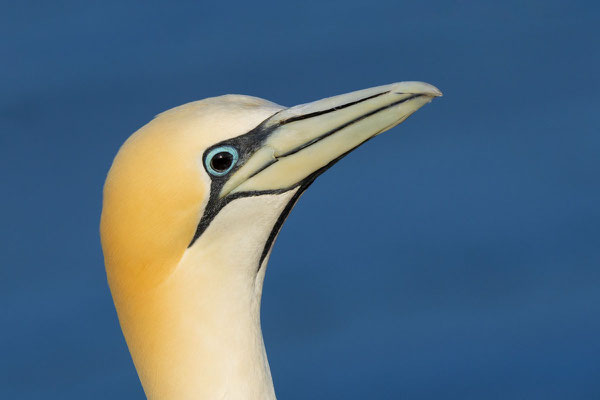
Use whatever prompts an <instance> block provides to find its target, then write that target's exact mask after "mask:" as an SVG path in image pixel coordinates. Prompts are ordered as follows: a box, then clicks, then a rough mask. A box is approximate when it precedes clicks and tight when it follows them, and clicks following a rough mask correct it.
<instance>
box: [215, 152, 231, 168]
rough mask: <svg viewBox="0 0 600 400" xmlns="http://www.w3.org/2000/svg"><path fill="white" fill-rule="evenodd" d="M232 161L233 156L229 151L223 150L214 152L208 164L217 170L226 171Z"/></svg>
mask: <svg viewBox="0 0 600 400" xmlns="http://www.w3.org/2000/svg"><path fill="white" fill-rule="evenodd" d="M232 162H233V156H232V155H231V153H228V152H226V151H223V152H221V153H217V154H215V156H214V157H213V158H212V160H210V166H211V167H212V168H213V169H214V170H215V171H217V172H223V171H226V170H227V168H229V167H231V163H232Z"/></svg>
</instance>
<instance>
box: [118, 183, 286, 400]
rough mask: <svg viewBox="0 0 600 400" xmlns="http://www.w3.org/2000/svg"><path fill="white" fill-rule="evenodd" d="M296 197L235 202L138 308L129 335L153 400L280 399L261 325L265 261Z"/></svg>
mask: <svg viewBox="0 0 600 400" xmlns="http://www.w3.org/2000/svg"><path fill="white" fill-rule="evenodd" d="M294 193H295V190H294V191H290V192H287V193H284V194H278V195H266V196H257V197H247V198H241V199H237V200H234V201H232V202H231V203H229V204H228V205H227V206H226V207H224V208H223V209H222V210H221V211H220V212H219V213H218V214H217V216H216V217H215V219H214V220H213V221H212V222H211V224H210V225H209V226H208V228H207V229H206V231H205V232H204V233H203V234H202V236H200V238H199V239H198V240H197V241H196V242H195V243H194V245H193V246H192V247H191V248H189V249H188V250H187V251H186V253H185V254H184V256H183V258H182V259H181V261H180V263H179V264H178V266H177V268H176V270H175V272H174V273H173V274H172V275H171V276H170V277H169V278H168V279H167V281H165V282H163V283H162V284H161V285H160V286H159V287H158V288H156V290H155V292H153V293H152V295H151V296H149V297H150V298H149V299H148V298H145V299H143V300H140V301H142V302H143V305H140V304H138V306H137V307H136V308H135V310H134V311H131V313H134V312H135V313H136V314H135V315H132V314H131V313H130V315H129V316H128V319H129V320H132V321H134V322H133V323H130V324H127V325H128V326H123V331H124V333H125V337H126V339H127V343H128V345H129V347H130V351H131V353H132V356H133V359H134V362H135V365H136V368H137V370H138V373H139V375H140V379H141V381H142V384H143V386H144V390H145V392H146V395H147V396H148V398H149V399H160V400H184V399H185V400H187V399H240V400H241V399H244V400H255V399H256V400H259V399H260V400H266V399H275V392H274V389H273V382H272V379H271V372H270V369H269V364H268V361H267V356H266V352H265V347H264V343H263V338H262V331H261V326H260V300H261V295H262V286H263V279H264V276H265V270H266V264H267V261H268V256H267V257H266V258H265V259H264V261H263V262H262V265H261V266H260V268H259V265H258V264H259V262H260V258H261V255H262V252H263V249H264V246H265V243H266V242H267V240H268V237H269V235H270V233H271V231H272V230H273V227H274V225H275V224H276V221H277V220H278V218H279V216H280V215H281V213H282V212H283V211H284V208H285V206H286V205H287V204H288V203H289V202H290V201H291V200H292V198H293V195H294ZM135 321H138V322H135Z"/></svg>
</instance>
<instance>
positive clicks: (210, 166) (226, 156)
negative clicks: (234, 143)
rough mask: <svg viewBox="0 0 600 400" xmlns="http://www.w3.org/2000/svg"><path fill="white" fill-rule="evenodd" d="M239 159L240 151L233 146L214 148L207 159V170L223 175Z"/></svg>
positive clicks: (213, 173)
mask: <svg viewBox="0 0 600 400" xmlns="http://www.w3.org/2000/svg"><path fill="white" fill-rule="evenodd" d="M237 160H238V152H237V150H236V149H234V148H233V147H231V146H220V147H215V148H214V149H212V150H211V151H210V152H209V153H208V155H207V156H206V159H205V160H204V165H205V166H206V170H207V171H208V172H209V173H210V174H211V175H215V176H223V175H225V174H226V173H228V172H229V171H231V168H233V166H234V165H235V163H236V162H237Z"/></svg>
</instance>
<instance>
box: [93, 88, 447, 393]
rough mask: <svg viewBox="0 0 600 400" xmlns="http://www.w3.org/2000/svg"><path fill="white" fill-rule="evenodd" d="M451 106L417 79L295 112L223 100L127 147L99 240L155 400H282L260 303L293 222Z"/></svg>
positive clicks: (155, 123)
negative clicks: (279, 243) (325, 178)
mask: <svg viewBox="0 0 600 400" xmlns="http://www.w3.org/2000/svg"><path fill="white" fill-rule="evenodd" d="M439 96H442V93H441V92H440V91H439V90H438V89H437V88H436V87H435V86H432V85H430V84H427V83H423V82H416V81H405V82H398V83H393V84H389V85H383V86H377V87H372V88H369V89H363V90H358V91H354V92H350V93H346V94H342V95H338V96H333V97H329V98H325V99H322V100H318V101H314V102H310V103H306V104H301V105H297V106H294V107H290V108H287V107H283V106H280V105H278V104H275V103H272V102H270V101H267V100H263V99H260V98H257V97H252V96H244V95H224V96H219V97H212V98H207V99H204V100H200V101H195V102H191V103H188V104H184V105H182V106H179V107H175V108H173V109H170V110H168V111H165V112H163V113H161V114H159V115H157V116H156V117H155V118H154V119H152V120H151V121H150V122H149V123H147V124H146V125H144V126H143V127H141V128H140V129H139V130H138V131H136V132H135V133H134V134H133V135H131V136H130V137H129V138H128V139H127V140H126V141H125V142H124V144H123V145H122V146H121V147H120V149H119V151H118V152H117V155H116V156H115V158H114V161H113V163H112V166H111V167H110V170H109V172H108V175H107V178H106V182H105V184H104V189H103V206H102V213H101V218H100V237H101V244H102V250H103V254H104V261H105V267H106V275H107V281H108V285H109V288H110V291H111V294H112V297H113V301H114V305H115V307H116V311H117V316H118V319H119V323H120V326H121V329H122V331H123V335H124V337H125V341H126V343H127V346H128V348H129V352H130V354H131V357H132V359H133V363H134V365H135V368H136V370H137V373H138V376H139V379H140V381H141V384H142V387H143V390H144V393H145V395H146V397H147V398H148V399H151V400H157V399H160V400H187V399H215V400H217V399H232V400H237V399H240V400H241V399H244V400H266V399H275V398H276V396H275V389H274V387H273V380H272V377H271V372H270V368H269V363H268V360H267V354H266V350H265V344H264V341H263V336H262V330H261V323H260V304H261V295H262V288H263V281H264V277H265V271H266V269H267V263H268V260H269V256H270V254H271V250H272V247H273V244H274V242H275V239H276V237H277V235H278V233H279V231H280V229H281V227H282V224H283V223H284V221H285V219H286V217H287V216H288V214H289V213H290V211H291V209H292V208H293V207H294V205H295V204H296V202H297V201H298V199H299V197H300V196H301V195H302V193H303V192H304V191H305V190H306V189H307V188H308V187H309V185H310V184H311V183H312V182H313V181H314V180H315V179H316V178H317V177H318V176H319V175H321V174H322V173H323V172H324V171H325V170H327V169H328V168H330V167H331V166H332V165H333V164H335V163H336V162H337V161H339V160H340V159H341V158H342V157H344V156H345V155H347V154H348V153H350V152H351V151H352V150H354V149H355V148H357V147H358V146H360V145H361V144H363V143H364V142H366V141H368V140H369V139H371V138H373V137H375V136H376V135H378V134H380V133H382V132H384V131H386V130H388V129H390V128H392V127H394V126H396V125H398V124H400V123H401V122H403V121H404V120H405V119H406V118H408V117H409V116H410V115H411V114H412V113H414V112H415V111H417V110H418V109H419V108H421V107H422V106H424V105H425V104H427V103H429V102H431V101H432V99H434V98H435V97H439Z"/></svg>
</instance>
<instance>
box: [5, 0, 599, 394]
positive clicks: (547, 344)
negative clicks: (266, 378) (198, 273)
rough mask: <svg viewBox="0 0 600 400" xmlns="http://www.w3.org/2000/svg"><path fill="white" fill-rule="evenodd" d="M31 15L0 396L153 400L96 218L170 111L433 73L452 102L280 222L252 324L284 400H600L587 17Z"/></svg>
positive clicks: (12, 35)
mask: <svg viewBox="0 0 600 400" xmlns="http://www.w3.org/2000/svg"><path fill="white" fill-rule="evenodd" d="M17 3H18V4H17ZM26 3H28V2H6V1H5V2H3V4H2V10H3V11H2V16H0V19H1V20H0V44H1V47H0V49H1V54H2V63H1V64H0V72H1V74H2V84H1V87H2V89H1V93H2V95H1V99H0V121H1V136H0V144H1V146H0V151H1V157H0V163H1V164H0V168H1V171H2V172H1V174H2V188H3V189H2V196H1V200H0V201H1V202H2V207H1V209H2V224H1V234H2V237H1V243H2V244H1V246H2V249H1V256H0V257H2V258H1V260H0V262H1V265H0V285H1V287H0V289H1V290H0V304H1V305H2V306H1V314H0V318H1V320H0V323H1V331H0V335H1V340H0V354H1V356H0V397H2V398H5V399H40V398H52V399H107V398H111V399H142V398H143V392H142V389H141V386H140V385H139V382H138V379H137V376H136V373H135V370H134V368H133V365H132V363H131V360H130V358H129V354H128V352H127V348H126V345H125V341H124V339H123V337H122V334H121V331H120V329H119V326H118V322H117V318H116V313H115V311H114V309H113V305H112V300H111V297H110V294H109V291H108V287H107V285H106V281H105V275H104V267H103V260H102V253H101V249H100V244H99V238H98V222H99V216H100V210H101V187H102V184H103V181H104V178H105V176H106V172H107V170H108V168H109V166H110V163H111V160H112V158H113V157H114V155H115V153H116V151H117V149H118V147H119V145H120V144H121V143H122V142H123V141H124V140H125V138H126V137H127V136H128V135H130V134H131V133H132V132H133V131H135V130H136V129H137V128H138V127H140V126H141V125H143V124H144V123H146V122H147V121H148V120H149V119H151V118H152V117H153V116H154V115H155V114H157V113H158V112H160V111H163V110H165V109H168V108H171V107H174V106H176V105H179V104H182V103H185V102H188V101H192V100H197V99H201V98H204V97H209V96H214V95H219V94H225V93H242V94H250V95H255V96H259V97H264V98H267V99H269V100H272V101H275V102H277V103H280V104H284V105H288V106H291V105H294V104H299V103H302V102H307V101H312V100H316V99H320V98H323V97H327V96H331V95H334V94H339V93H344V92H349V91H352V90H356V89H362V88H366V87H370V86H375V85H380V84H386V83H390V82H395V81H399V80H423V81H426V82H430V83H432V84H434V85H436V86H438V87H439V88H440V89H442V90H443V92H444V94H445V96H444V97H443V98H441V99H437V100H435V101H434V102H433V103H432V104H430V105H428V106H426V107H424V108H423V109H422V110H420V111H419V112H417V113H416V114H415V115H414V116H413V117H411V118H410V119H409V120H408V121H407V122H406V123H404V124H402V125H400V126H399V127H397V128H394V129H393V130H392V131H390V132H388V133H386V134H384V135H382V136H380V137H378V138H377V139H376V140H373V141H371V142H369V143H368V144H367V145H365V146H363V147H362V148H360V149H359V150H357V151H356V152H354V153H353V154H351V155H350V156H349V157H348V158H346V159H344V160H343V161H342V162H340V163H339V164H338V165H336V166H335V167H334V168H333V169H332V170H330V171H329V172H327V173H326V174H325V175H324V176H322V177H321V178H319V179H318V180H317V182H316V183H315V184H314V185H313V187H311V188H310V189H309V190H308V191H307V192H306V194H305V195H304V196H303V198H302V200H301V201H300V202H299V204H298V206H297V207H296V209H295V210H294V211H293V212H292V214H291V216H290V218H289V219H288V222H287V223H286V225H284V228H283V230H282V232H281V235H280V237H279V239H278V242H277V243H276V245H275V249H274V251H273V255H272V257H271V262H270V267H269V271H268V274H267V280H266V284H265V290H264V297H263V317H262V318H263V329H264V336H265V341H266V344H267V350H268V353H269V356H270V363H271V368H272V372H273V377H274V381H275V387H276V391H277V394H278V397H279V398H280V399H283V400H285V399H288V400H289V399H307V398H310V399H312V398H320V399H326V398H345V399H370V398H390V399H395V398H405V399H439V398H443V399H598V398H600V318H599V317H600V211H599V208H598V205H599V202H600V183H599V179H598V175H599V172H600V157H599V154H600V135H599V133H600V130H599V126H600V117H599V115H600V113H599V112H598V107H599V105H600V102H599V101H598V95H599V93H600V85H599V77H598V75H599V72H600V51H599V47H598V44H599V37H600V33H599V30H598V12H599V11H600V7H598V5H597V3H596V2H591V1H590V2H583V1H549V0H540V1H527V2H525V1H502V2H500V1H494V2H491V1H487V2H486V1H469V0H463V1H421V2H419V1H411V2H406V1H397V0H396V1H380V2H366V1H363V2H359V1H353V0H348V1H335V2H330V1H324V2H322V1H302V2H273V3H259V2H235V1H231V2H216V1H211V2H199V1H197V2H189V3H188V2H173V3H171V4H170V5H167V4H158V2H133V1H123V0H120V1H113V2H109V1H103V2H97V3H96V2H77V1H72V2H66V1H56V2H45V4H36V5H33V4H29V5H28V4H26ZM32 3H33V2H32ZM38 3H39V2H38Z"/></svg>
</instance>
